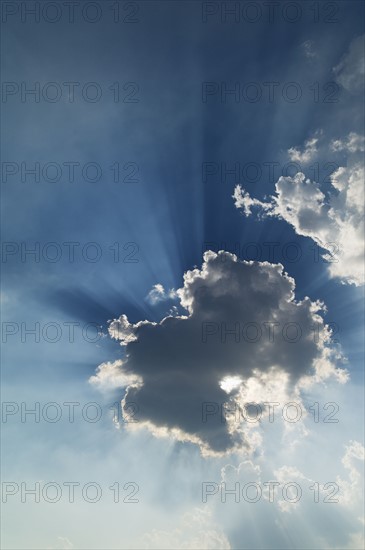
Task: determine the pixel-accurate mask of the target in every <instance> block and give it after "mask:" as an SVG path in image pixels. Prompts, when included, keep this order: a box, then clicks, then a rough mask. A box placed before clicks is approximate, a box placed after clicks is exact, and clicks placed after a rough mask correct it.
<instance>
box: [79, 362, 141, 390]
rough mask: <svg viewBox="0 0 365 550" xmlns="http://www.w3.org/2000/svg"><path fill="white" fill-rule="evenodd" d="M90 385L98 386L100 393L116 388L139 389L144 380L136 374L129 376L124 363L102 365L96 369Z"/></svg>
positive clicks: (90, 379)
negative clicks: (131, 387) (130, 387)
mask: <svg viewBox="0 0 365 550" xmlns="http://www.w3.org/2000/svg"><path fill="white" fill-rule="evenodd" d="M89 382H90V384H93V385H94V386H96V387H97V388H98V389H99V390H100V391H109V390H113V389H116V388H126V387H128V386H134V387H138V386H139V385H140V384H141V382H142V379H141V378H140V377H138V376H136V375H134V374H127V373H126V372H124V370H123V361H122V360H121V359H118V360H117V361H114V362H113V363H112V362H109V361H108V362H106V363H102V364H101V365H99V366H98V368H97V369H96V374H95V375H94V376H91V377H90V378H89Z"/></svg>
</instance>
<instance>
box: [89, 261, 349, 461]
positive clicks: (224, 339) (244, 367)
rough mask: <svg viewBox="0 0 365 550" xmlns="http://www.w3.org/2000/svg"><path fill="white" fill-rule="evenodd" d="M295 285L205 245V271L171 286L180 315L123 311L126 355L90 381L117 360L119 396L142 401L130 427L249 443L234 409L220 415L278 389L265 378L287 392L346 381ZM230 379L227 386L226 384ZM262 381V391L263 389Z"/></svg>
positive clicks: (315, 314) (212, 448)
mask: <svg viewBox="0 0 365 550" xmlns="http://www.w3.org/2000/svg"><path fill="white" fill-rule="evenodd" d="M294 291H295V283H294V280H293V279H292V278H290V277H289V276H288V275H287V274H286V273H284V269H283V266H282V265H281V264H270V263H268V262H263V263H260V262H246V261H238V259H237V257H236V256H235V255H233V254H230V253H226V252H223V251H221V252H219V253H218V254H216V253H214V252H211V251H208V252H206V253H205V254H204V262H203V265H202V268H201V269H197V268H196V269H194V270H192V271H188V272H186V273H185V275H184V285H183V287H182V288H180V289H179V290H177V295H178V297H179V300H180V304H181V306H182V307H183V308H185V309H186V310H187V315H184V316H167V317H165V318H164V319H163V320H162V321H161V322H160V323H152V322H149V321H143V322H139V323H136V324H130V323H129V322H128V320H127V319H126V318H125V316H122V319H123V321H122V328H123V330H122V331H119V332H118V331H115V330H114V329H115V324H117V325H118V323H119V320H116V321H112V323H111V326H113V331H112V332H111V334H112V335H113V337H118V335H119V339H120V341H121V343H122V344H123V345H124V346H125V358H123V361H121V362H119V363H118V365H115V364H114V366H113V367H111V366H110V365H109V366H107V367H105V366H104V367H103V368H100V371H99V373H98V374H97V375H96V378H98V379H102V378H103V375H105V376H106V375H109V374H110V372H111V371H112V374H113V377H117V378H118V375H117V374H116V373H115V367H116V368H117V370H118V371H119V370H120V371H121V376H120V380H121V381H124V380H126V379H127V378H128V377H132V379H133V377H135V379H136V380H137V383H135V384H134V385H131V386H128V387H127V390H126V394H125V397H124V401H125V402H127V401H132V402H135V403H137V404H138V408H139V413H138V418H139V422H138V423H136V424H133V425H129V426H128V428H130V429H139V428H141V427H145V428H148V429H149V430H151V431H152V433H154V434H155V435H156V436H164V435H166V436H167V435H168V436H173V437H175V438H176V439H179V440H181V441H190V442H193V443H196V444H198V445H199V446H200V447H201V449H202V451H203V453H210V454H212V453H218V454H220V453H225V452H228V451H233V450H236V449H238V448H239V449H241V450H242V449H247V450H248V449H249V448H250V445H251V440H250V435H249V434H248V433H247V429H245V428H242V425H241V424H240V423H238V422H236V421H235V418H234V416H232V417H231V416H228V417H227V418H226V417H224V418H222V414H221V407H220V406H221V405H222V404H227V403H228V404H229V405H230V406H232V407H235V406H236V405H237V404H238V406H239V403H240V401H242V399H245V398H247V397H248V396H249V397H250V398H253V397H255V399H256V400H257V401H258V402H260V401H262V400H263V399H266V398H267V397H268V396H269V394H270V391H269V389H268V388H270V387H271V388H272V387H275V383H274V382H270V381H271V380H276V381H278V380H279V381H280V385H281V386H282V387H285V388H287V394H288V395H289V394H291V393H293V392H295V391H298V388H299V387H301V385H303V386H304V385H308V384H309V383H315V382H318V381H320V380H322V379H324V378H328V377H329V376H335V377H337V379H338V380H340V381H345V379H346V374H345V371H344V370H342V369H340V368H338V367H337V356H336V353H337V352H335V351H334V350H332V348H331V345H330V336H331V335H330V330H329V329H328V327H327V326H326V325H325V324H324V321H323V318H322V316H321V312H322V311H323V308H324V306H323V304H321V303H319V302H312V301H311V300H310V299H309V298H308V297H305V298H304V299H303V300H302V301H296V300H295V294H294ZM314 325H315V326H316V327H317V329H316V338H314V332H313V327H314ZM125 328H126V329H127V338H128V341H126V335H125ZM107 377H108V376H107ZM125 377H127V378H125ZM227 378H228V380H229V379H230V380H231V382H232V379H233V380H234V383H233V384H232V383H231V384H230V385H228V386H227ZM255 380H256V381H257V384H256V385H255V384H254V381H255ZM224 381H226V383H224ZM270 384H273V385H271V386H270ZM260 385H261V387H265V388H266V391H263V392H262V393H261V394H260V392H259V391H258V390H257V388H260ZM254 388H256V390H257V391H256V393H255V392H254ZM271 397H273V396H272V395H271ZM271 400H273V399H271ZM207 403H209V405H206V404H207ZM204 404H205V405H204ZM204 407H205V409H204ZM203 411H205V412H208V414H206V415H205V416H204V414H203ZM243 425H244V426H245V423H244V422H243ZM255 437H256V436H253V440H255Z"/></svg>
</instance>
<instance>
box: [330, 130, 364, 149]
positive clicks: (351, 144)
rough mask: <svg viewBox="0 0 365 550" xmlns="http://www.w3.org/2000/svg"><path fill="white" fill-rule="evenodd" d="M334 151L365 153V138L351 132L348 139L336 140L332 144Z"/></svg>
mask: <svg viewBox="0 0 365 550" xmlns="http://www.w3.org/2000/svg"><path fill="white" fill-rule="evenodd" d="M331 149H332V151H346V152H348V153H363V152H364V151H365V136H360V135H359V134H357V133H356V132H350V133H349V135H348V136H347V138H346V139H344V140H341V139H335V140H333V141H332V142H331Z"/></svg>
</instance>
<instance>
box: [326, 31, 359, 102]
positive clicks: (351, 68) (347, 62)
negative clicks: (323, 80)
mask: <svg viewBox="0 0 365 550" xmlns="http://www.w3.org/2000/svg"><path fill="white" fill-rule="evenodd" d="M364 40H365V35H362V36H358V37H357V38H355V39H354V40H353V41H352V42H351V44H350V47H349V50H348V52H347V53H346V54H345V55H344V56H343V57H342V59H341V61H340V63H339V64H338V65H336V67H334V68H333V72H334V74H335V76H336V80H337V82H338V83H339V84H341V86H343V87H344V88H346V90H348V91H349V92H351V93H353V94H357V93H361V92H363V90H364V75H365V67H364V49H365V44H364Z"/></svg>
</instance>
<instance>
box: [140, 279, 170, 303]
mask: <svg viewBox="0 0 365 550" xmlns="http://www.w3.org/2000/svg"><path fill="white" fill-rule="evenodd" d="M176 297H177V295H176V291H175V289H173V288H172V289H170V290H165V289H164V287H163V285H161V284H159V283H158V284H156V285H154V286H153V287H152V290H150V291H149V293H148V294H147V297H146V299H147V301H148V302H149V303H150V304H152V305H154V304H158V303H159V302H163V301H166V300H175V299H176Z"/></svg>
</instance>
